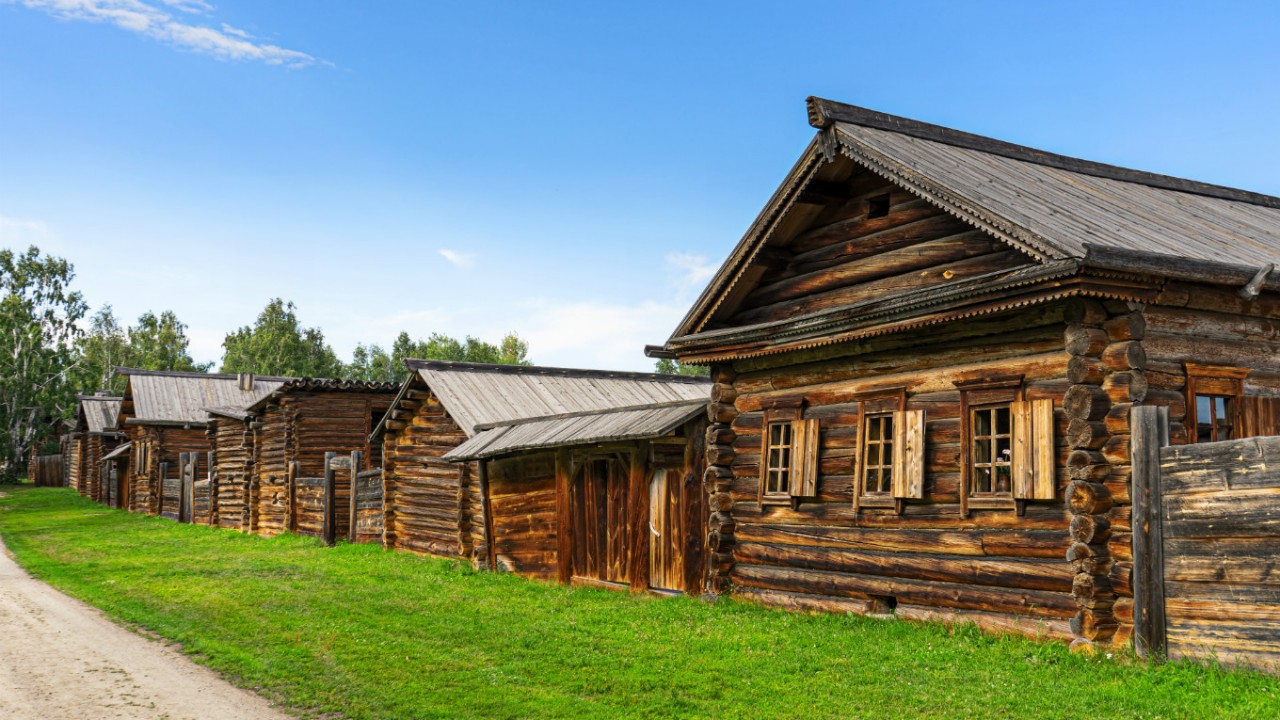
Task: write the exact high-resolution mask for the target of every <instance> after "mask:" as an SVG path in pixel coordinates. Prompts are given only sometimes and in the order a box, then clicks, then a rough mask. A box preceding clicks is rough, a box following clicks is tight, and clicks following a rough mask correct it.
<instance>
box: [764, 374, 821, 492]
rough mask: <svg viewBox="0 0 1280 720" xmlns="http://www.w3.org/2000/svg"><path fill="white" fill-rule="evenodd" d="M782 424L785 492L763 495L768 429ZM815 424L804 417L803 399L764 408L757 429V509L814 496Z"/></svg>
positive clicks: (778, 402)
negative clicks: (785, 436) (786, 438)
mask: <svg viewBox="0 0 1280 720" xmlns="http://www.w3.org/2000/svg"><path fill="white" fill-rule="evenodd" d="M782 423H786V424H787V426H788V428H789V429H788V433H789V441H790V442H789V443H788V444H787V448H788V450H787V456H788V457H787V468H786V469H787V489H786V491H785V492H780V491H774V492H766V489H767V488H768V482H769V473H770V459H769V454H770V453H769V451H770V448H771V446H770V438H771V436H772V434H773V433H772V432H771V426H773V425H777V424H782ZM818 439H819V438H818V421H817V420H816V419H808V420H806V419H805V418H804V398H800V397H797V398H786V399H778V400H774V401H772V402H771V403H770V404H768V405H767V406H766V407H765V408H764V420H763V424H762V425H761V426H760V463H759V464H760V473H759V475H760V488H759V491H758V495H757V498H756V502H757V504H758V506H759V507H761V508H764V507H765V506H767V505H790V506H791V507H793V508H795V507H798V506H799V501H800V499H801V498H806V497H813V496H816V495H817V485H818V483H817V473H818V467H817V465H818V448H819V445H818Z"/></svg>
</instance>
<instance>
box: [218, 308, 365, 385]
mask: <svg viewBox="0 0 1280 720" xmlns="http://www.w3.org/2000/svg"><path fill="white" fill-rule="evenodd" d="M295 309H296V308H295V306H294V304H293V303H291V302H288V303H287V302H285V301H284V300H281V299H280V298H273V299H272V300H271V301H270V302H268V303H267V306H266V308H264V309H263V311H262V313H261V314H259V315H258V319H257V321H256V322H255V323H254V324H253V326H252V327H250V326H246V327H242V328H240V329H239V330H237V331H235V332H234V333H231V334H229V335H227V339H226V340H224V341H223V343H222V347H223V350H224V355H223V358H222V372H226V373H241V372H251V373H258V374H260V375H283V376H287V377H326V378H328V377H338V376H339V375H341V374H342V371H343V369H344V368H343V365H342V362H341V361H339V360H338V356H337V355H335V354H334V352H333V348H331V347H329V346H328V345H327V344H325V341H324V333H323V332H321V331H320V328H303V327H302V326H301V325H300V324H299V323H298V316H297V314H296V313H295V312H294V310H295Z"/></svg>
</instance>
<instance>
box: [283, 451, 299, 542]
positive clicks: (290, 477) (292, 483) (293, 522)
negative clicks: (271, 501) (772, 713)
mask: <svg viewBox="0 0 1280 720" xmlns="http://www.w3.org/2000/svg"><path fill="white" fill-rule="evenodd" d="M286 468H287V469H286V470H285V483H286V490H285V492H286V495H285V504H286V505H288V513H289V516H288V520H287V522H286V524H285V527H286V528H287V529H288V530H289V532H298V482H297V478H298V463H297V461H296V460H295V461H291V462H290V463H289V464H288V465H287V466H286Z"/></svg>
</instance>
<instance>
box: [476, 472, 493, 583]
mask: <svg viewBox="0 0 1280 720" xmlns="http://www.w3.org/2000/svg"><path fill="white" fill-rule="evenodd" d="M476 466H477V467H476V476H477V479H478V480H479V481H480V512H481V513H483V514H484V547H485V565H486V566H487V567H488V568H489V572H494V571H496V570H497V569H498V562H497V556H496V554H495V551H494V537H493V504H492V503H491V502H490V501H489V461H488V460H483V459H481V460H477V461H476Z"/></svg>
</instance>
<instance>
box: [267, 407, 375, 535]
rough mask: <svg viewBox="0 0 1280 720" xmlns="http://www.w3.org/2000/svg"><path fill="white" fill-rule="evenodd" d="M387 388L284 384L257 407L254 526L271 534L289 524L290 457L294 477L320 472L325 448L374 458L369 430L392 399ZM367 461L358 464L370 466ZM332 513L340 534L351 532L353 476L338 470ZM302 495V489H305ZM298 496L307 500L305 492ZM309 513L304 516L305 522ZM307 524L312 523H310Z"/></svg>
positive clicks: (307, 476)
mask: <svg viewBox="0 0 1280 720" xmlns="http://www.w3.org/2000/svg"><path fill="white" fill-rule="evenodd" d="M391 400H392V396H391V395H390V394H389V393H360V392H316V391H308V390H297V389H294V390H290V389H288V388H286V389H285V390H283V391H281V393H278V394H277V395H276V396H274V397H273V398H272V401H271V402H270V403H269V404H266V405H265V406H264V407H263V409H262V410H261V413H260V418H259V420H258V422H259V423H260V429H259V431H258V432H259V440H258V442H259V443H260V446H259V452H258V455H257V457H256V458H255V464H256V467H255V469H254V472H255V473H256V475H257V496H258V497H257V522H258V525H257V527H256V528H254V529H255V531H256V532H259V533H262V534H264V535H274V534H277V533H280V532H284V531H286V530H289V529H290V521H289V516H290V513H291V506H290V502H289V501H290V497H291V496H292V497H294V499H295V500H298V497H297V489H296V488H294V489H293V490H291V489H290V487H289V485H288V468H289V463H297V467H298V477H303V478H315V477H323V475H324V470H325V454H326V453H330V452H332V453H335V454H337V455H340V456H349V455H350V454H351V453H352V452H360V453H362V455H363V457H364V458H366V459H367V458H370V457H373V458H376V457H377V456H378V455H379V454H380V453H379V452H378V451H376V450H375V449H374V448H371V447H370V443H369V433H370V432H372V430H373V427H374V424H375V423H376V421H377V420H378V419H379V418H381V417H382V415H383V413H385V412H386V411H387V409H388V408H389V407H390V405H391ZM368 467H369V466H368V464H367V463H366V467H364V468H361V469H368ZM336 479H337V484H336V503H335V506H334V517H335V519H336V522H337V525H336V527H335V532H336V533H337V534H338V535H339V536H347V535H349V534H350V527H349V523H350V517H351V514H350V513H351V507H350V502H351V478H350V475H349V474H346V473H338V474H337V476H336ZM303 494H304V495H305V493H303ZM301 501H308V502H309V500H308V498H306V497H303V498H302V500H301ZM312 520H313V518H310V517H308V519H307V520H306V523H310V522H311V521H312ZM307 527H310V526H309V525H308V526H307Z"/></svg>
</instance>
